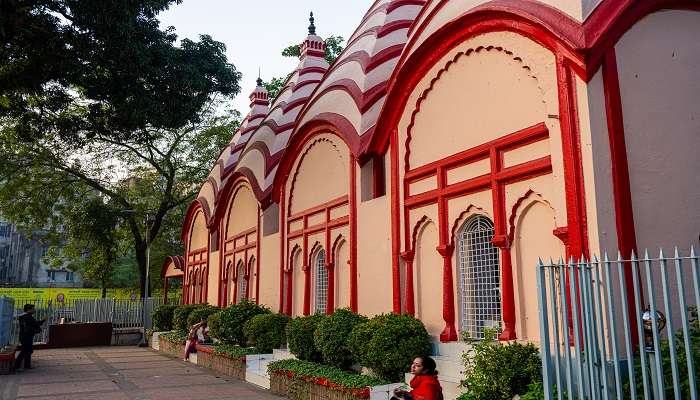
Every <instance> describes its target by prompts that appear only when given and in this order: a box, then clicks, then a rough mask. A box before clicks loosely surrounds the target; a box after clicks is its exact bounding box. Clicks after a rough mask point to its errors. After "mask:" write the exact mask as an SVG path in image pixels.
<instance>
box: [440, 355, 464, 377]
mask: <svg viewBox="0 0 700 400" xmlns="http://www.w3.org/2000/svg"><path fill="white" fill-rule="evenodd" d="M433 359H434V360H435V364H436V365H437V370H438V372H439V373H440V376H449V377H455V378H459V379H462V376H463V375H464V366H463V364H462V360H454V359H452V358H448V357H445V356H435V357H433Z"/></svg>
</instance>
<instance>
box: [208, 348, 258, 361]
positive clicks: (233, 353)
mask: <svg viewBox="0 0 700 400" xmlns="http://www.w3.org/2000/svg"><path fill="white" fill-rule="evenodd" d="M214 354H219V355H223V356H227V357H229V358H233V359H239V358H242V357H245V356H247V355H249V354H255V350H254V349H252V348H250V347H240V346H234V345H231V344H217V345H214Z"/></svg>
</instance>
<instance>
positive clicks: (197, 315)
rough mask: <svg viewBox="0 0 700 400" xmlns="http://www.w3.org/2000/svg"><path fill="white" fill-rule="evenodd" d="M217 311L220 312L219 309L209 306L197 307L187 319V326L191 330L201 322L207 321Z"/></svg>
mask: <svg viewBox="0 0 700 400" xmlns="http://www.w3.org/2000/svg"><path fill="white" fill-rule="evenodd" d="M219 311H221V309H220V308H219V307H214V306H210V305H208V304H205V305H203V306H201V307H197V308H195V309H194V310H192V312H191V313H190V315H189V316H188V317H187V326H188V327H189V328H190V329H191V328H192V326H194V325H195V324H198V323H200V322H201V321H207V320H208V319H209V316H210V315H212V314H216V313H217V312H219ZM209 330H211V328H209Z"/></svg>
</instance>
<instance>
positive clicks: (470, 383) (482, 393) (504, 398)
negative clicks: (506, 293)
mask: <svg viewBox="0 0 700 400" xmlns="http://www.w3.org/2000/svg"><path fill="white" fill-rule="evenodd" d="M484 333H485V334H486V338H485V339H484V340H468V341H470V342H471V345H472V347H471V350H470V351H468V352H466V353H464V355H463V356H462V358H463V360H464V364H465V379H464V381H462V386H463V387H464V388H465V389H466V395H465V397H463V399H470V400H487V399H488V400H511V399H512V398H513V396H515V395H523V394H525V393H526V392H528V387H529V386H530V385H531V384H533V383H536V382H541V381H542V364H541V361H540V355H539V352H538V350H537V348H536V347H535V346H534V345H533V344H532V343H528V344H522V343H508V344H503V343H501V342H498V341H496V340H495V339H496V334H497V332H496V331H495V330H490V329H484Z"/></svg>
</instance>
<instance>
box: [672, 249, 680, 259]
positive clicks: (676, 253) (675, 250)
mask: <svg viewBox="0 0 700 400" xmlns="http://www.w3.org/2000/svg"><path fill="white" fill-rule="evenodd" d="M673 256H674V257H675V258H676V259H679V258H681V256H680V251H678V246H676V247H675V249H674V251H673Z"/></svg>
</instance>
